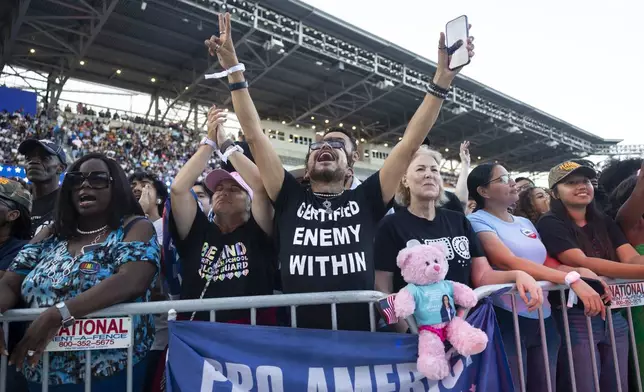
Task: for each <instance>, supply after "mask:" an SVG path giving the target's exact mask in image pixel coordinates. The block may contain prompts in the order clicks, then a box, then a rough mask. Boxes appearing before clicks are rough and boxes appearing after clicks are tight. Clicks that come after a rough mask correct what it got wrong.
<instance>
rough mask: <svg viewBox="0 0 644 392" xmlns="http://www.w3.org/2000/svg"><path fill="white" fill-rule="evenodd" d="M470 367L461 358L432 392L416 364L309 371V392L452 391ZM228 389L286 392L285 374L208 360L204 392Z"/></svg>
mask: <svg viewBox="0 0 644 392" xmlns="http://www.w3.org/2000/svg"><path fill="white" fill-rule="evenodd" d="M446 355H447V356H448V357H450V356H453V355H457V354H456V352H455V351H454V350H453V349H452V350H450V352H448V353H447V354H446ZM468 366H469V363H466V362H464V361H463V358H459V360H458V361H457V362H456V364H455V365H454V367H453V368H452V372H451V373H450V375H448V376H447V377H446V378H445V379H443V380H442V381H432V382H429V384H428V385H429V389H427V388H426V386H425V385H427V384H426V381H427V380H425V379H424V377H423V376H422V375H421V374H420V373H419V372H418V370H416V364H415V363H398V364H384V365H373V366H356V367H334V368H322V367H311V368H309V369H308V378H307V392H329V391H351V392H372V391H373V392H394V391H396V390H398V391H409V392H439V391H440V390H441V388H440V387H439V385H442V389H443V390H445V389H447V390H452V389H453V388H454V387H455V386H456V384H457V381H458V380H459V378H460V377H461V375H462V374H463V373H464V371H465V369H466V368H467V367H468ZM394 369H395V370H394ZM286 370H288V369H286ZM374 380H375V384H374V383H373V381H374ZM231 385H232V389H230V386H231ZM396 385H399V388H396ZM255 386H256V387H255ZM224 389H225V390H230V391H231V392H249V391H251V390H253V389H254V390H256V391H257V392H284V375H283V370H282V369H280V368H279V367H276V366H263V365H262V366H258V367H257V368H256V369H255V370H254V371H253V369H252V368H251V367H249V366H248V365H245V364H239V363H230V362H225V363H224V364H223V366H222V364H221V363H219V362H218V361H216V360H214V359H210V358H207V359H205V360H204V363H203V371H202V379H201V388H200V391H201V392H215V391H219V390H224Z"/></svg>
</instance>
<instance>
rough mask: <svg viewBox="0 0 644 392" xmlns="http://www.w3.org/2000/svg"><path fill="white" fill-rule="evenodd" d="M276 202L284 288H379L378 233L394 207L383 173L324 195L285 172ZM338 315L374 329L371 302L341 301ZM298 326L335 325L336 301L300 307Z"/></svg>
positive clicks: (341, 323) (345, 323)
mask: <svg viewBox="0 0 644 392" xmlns="http://www.w3.org/2000/svg"><path fill="white" fill-rule="evenodd" d="M325 200H328V201H329V202H330V203H331V206H330V209H331V211H332V212H331V213H328V212H327V208H326V207H325V206H324V205H323V203H324V202H325ZM274 205H275V224H276V230H275V233H276V235H275V237H276V238H275V240H276V241H277V244H278V246H279V247H278V249H279V257H278V260H279V263H280V269H281V276H282V286H283V291H284V293H313V292H326V291H345V290H372V289H373V287H374V268H373V267H374V265H373V238H374V235H375V229H376V226H377V224H378V222H379V221H380V219H382V217H383V216H385V214H386V213H387V210H388V205H386V204H385V203H384V202H383V200H382V191H381V189H380V178H379V173H378V172H376V173H375V174H373V175H371V176H370V177H369V178H367V180H365V181H364V182H363V183H362V184H360V185H359V186H358V187H357V188H355V189H352V190H346V191H344V192H343V193H342V194H341V195H339V196H337V197H335V198H329V199H324V198H319V197H317V196H315V195H314V194H313V192H312V191H311V189H310V188H305V187H303V186H301V185H300V184H299V183H298V182H297V180H296V179H295V178H294V177H293V176H292V175H291V174H290V173H288V172H286V171H285V173H284V183H283V184H282V189H281V190H280V193H279V195H278V197H277V200H276V201H275V203H274ZM337 316H338V318H337V321H338V329H343V330H369V313H368V306H367V305H362V304H360V305H355V304H349V305H338V306H337ZM297 326H298V327H302V328H320V329H329V328H331V310H330V306H326V305H324V306H306V307H298V308H297Z"/></svg>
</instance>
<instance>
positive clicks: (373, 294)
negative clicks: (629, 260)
mask: <svg viewBox="0 0 644 392" xmlns="http://www.w3.org/2000/svg"><path fill="white" fill-rule="evenodd" d="M608 282H609V284H611V283H624V282H627V283H629V282H630V283H633V282H636V281H626V280H614V281H611V280H609V281H608ZM539 284H540V286H541V287H542V289H543V290H544V291H545V292H547V291H559V293H560V297H561V299H562V303H563V304H565V303H566V301H565V293H564V290H566V289H567V287H565V286H563V285H554V284H552V283H547V282H539ZM501 289H506V290H507V289H509V290H508V291H507V292H505V293H503V294H502V295H510V296H511V297H510V298H511V302H512V316H513V324H514V332H515V336H514V338H515V342H516V345H517V361H518V365H519V369H518V370H519V377H520V378H521V379H520V385H521V390H522V391H525V388H526V383H525V382H526V380H525V378H526V376H525V374H524V369H523V358H522V355H521V332H520V330H519V315H518V312H517V303H516V301H517V299H516V292H517V291H516V287H515V286H514V285H511V284H508V285H490V286H484V287H479V288H477V289H476V290H474V291H475V293H476V295H477V298H478V299H479V301H480V300H482V299H483V298H485V297H487V296H489V295H491V294H493V293H495V292H496V291H498V290H501ZM385 295H386V294H384V293H381V292H378V291H342V292H325V293H305V294H281V295H265V296H253V297H229V298H210V299H201V300H180V301H159V302H148V303H129V304H120V305H115V306H112V307H109V308H106V309H103V310H101V311H98V312H95V313H93V314H90V315H88V316H87V318H97V317H125V316H129V317H130V318H133V317H134V316H135V315H148V314H159V313H168V314H170V312H172V313H173V314H176V312H181V313H188V312H202V311H208V312H209V316H210V317H209V319H210V321H211V322H214V321H216V313H217V311H220V310H236V309H249V310H250V319H251V324H252V325H256V324H257V309H262V308H271V307H286V308H290V311H291V312H290V313H291V323H290V326H291V327H293V328H296V327H297V325H298V323H297V307H298V306H308V305H329V306H330V307H331V323H332V328H333V329H334V330H337V328H338V320H337V305H338V304H348V303H365V304H368V306H369V318H370V320H369V326H370V330H371V331H376V325H377V318H376V311H375V303H377V302H378V300H380V299H381V298H382V297H384V296H385ZM44 310H45V309H16V310H10V311H7V312H5V313H4V314H2V315H0V322H1V323H2V326H3V331H4V337H5V342H8V341H9V325H10V323H11V322H16V321H32V320H34V319H36V318H37V317H38V315H40V313H41V312H43V311H44ZM553 310H554V309H553ZM561 311H562V317H563V323H564V325H563V330H564V336H563V338H564V339H563V340H564V342H565V344H564V345H565V347H566V351H567V352H566V354H567V357H568V360H569V361H568V362H569V372H570V378H571V383H572V385H571V387H572V390H573V391H576V390H577V385H576V382H575V369H574V358H573V353H572V348H571V347H572V345H571V334H570V325H569V317H568V309H567V307H566V306H562V310H561ZM607 311H608V313H607V326H608V332H609V334H610V336H609V337H610V342H611V345H612V355H613V359H614V364H615V369H614V370H615V375H616V379H617V380H620V371H627V370H626V369H620V368H619V364H618V361H617V349H616V338H615V330H614V325H613V317H612V313H611V309H610V307H609V308H607ZM538 314H539V326H540V339H541V343H542V355H543V359H544V365H545V369H546V379H547V380H548V384H547V385H548V391H549V392H552V391H553V390H554V386H553V385H551V377H550V376H551V374H550V370H549V369H550V366H549V357H548V355H547V353H548V349H547V345H548V342H547V336H546V332H545V319H544V313H543V309H541V308H539V310H538ZM466 316H467V310H466V311H465V312H464V315H463V317H466ZM626 316H627V322H628V327H629V334H630V336H629V337H630V342H629V343H630V346H631V348H632V350H631V352H632V358H633V361H634V364H635V369H636V377H637V387H638V391H639V392H643V391H642V380H641V379H640V377H639V370H640V368H639V363H638V354H637V350H636V341H635V335H634V332H633V331H634V329H633V316H632V313H631V309H630V307H627V308H626ZM406 321H407V324H408V325H409V328H410V330H411V332H412V333H416V334H417V333H418V328H417V325H416V323H415V320H414V318H413V317H409V318H408V319H407V320H406ZM586 325H587V328H588V339H589V344H590V347H591V353H590V354H591V357H590V359H591V364H592V377H593V382H594V384H595V388H596V389H597V390H599V374H598V369H597V358H596V356H595V350H594V344H595V342H594V336H593V333H592V324H591V318H590V317H586ZM133 343H134V342H132V344H130V346H129V347H128V348H127V368H126V374H127V389H126V390H127V392H132V391H133V353H134V351H133V350H134V346H133ZM79 351H81V350H79ZM82 351H84V352H85V368H84V386H85V391H87V392H90V391H91V379H92V362H91V359H92V355H91V354H92V350H82ZM50 359H51V358H50V353H49V352H45V353H43V357H42V364H43V373H42V376H43V377H42V390H43V391H45V392H46V391H48V390H49V385H48V379H49V377H48V376H49V372H50V369H49V365H50ZM7 362H8V358H7V357H6V356H2V357H1V358H0V392H6V390H7V370H8V363H7ZM628 387H629V386H628V385H627V386H624V385H620V384H619V381H618V386H617V391H619V392H621V391H622V390H627V389H628Z"/></svg>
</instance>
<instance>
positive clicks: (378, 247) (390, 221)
mask: <svg viewBox="0 0 644 392" xmlns="http://www.w3.org/2000/svg"><path fill="white" fill-rule="evenodd" d="M410 240H417V241H419V242H420V243H421V244H430V243H437V244H442V245H443V246H444V247H445V251H446V256H447V261H448V263H449V271H448V272H447V276H446V277H445V279H447V280H452V281H454V282H458V283H463V284H466V285H468V286H470V287H471V286H472V283H471V281H470V280H471V279H470V273H471V269H472V258H474V257H484V256H485V253H484V252H483V250H482V247H481V245H480V243H479V241H478V238H477V236H476V233H474V230H473V229H472V226H471V224H470V222H469V221H468V220H467V218H465V215H463V214H461V213H459V212H454V211H451V210H448V209H444V208H437V209H436V217H435V218H434V220H431V221H430V220H427V219H424V218H420V217H418V216H416V215H414V214H412V213H411V212H409V211H408V210H407V209H404V210H400V211H398V212H396V213H395V214H392V215H387V216H386V217H385V218H384V219H383V220H382V222H380V225H379V226H378V231H377V233H376V238H375V241H374V255H375V260H376V270H379V271H386V272H393V274H394V286H393V290H394V292H397V291H399V290H400V289H402V288H403V287H405V285H406V284H407V283H406V282H405V280H404V279H403V277H402V275H401V273H400V268H398V265H397V264H396V258H397V257H398V252H400V251H401V250H402V249H404V248H405V247H407V241H410Z"/></svg>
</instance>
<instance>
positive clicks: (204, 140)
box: [199, 137, 218, 150]
mask: <svg viewBox="0 0 644 392" xmlns="http://www.w3.org/2000/svg"><path fill="white" fill-rule="evenodd" d="M204 144H207V145H209V146H210V147H212V148H214V149H215V150H218V149H217V143H215V142H214V141H212V140H210V139H208V138H207V137H204V138H203V139H201V142H199V145H204Z"/></svg>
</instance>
